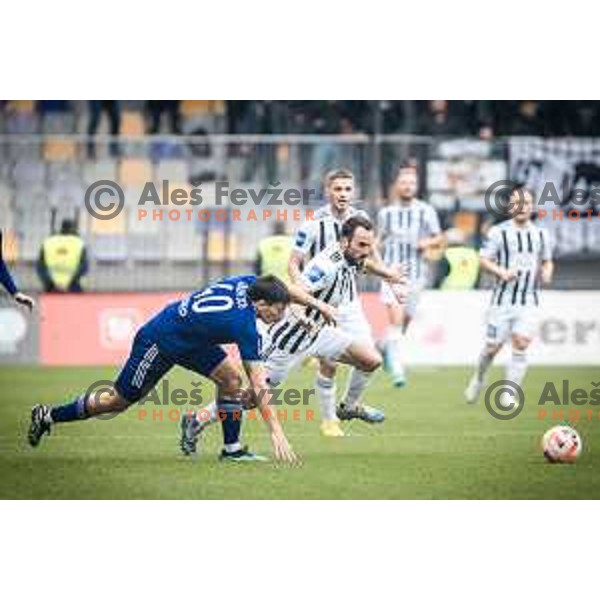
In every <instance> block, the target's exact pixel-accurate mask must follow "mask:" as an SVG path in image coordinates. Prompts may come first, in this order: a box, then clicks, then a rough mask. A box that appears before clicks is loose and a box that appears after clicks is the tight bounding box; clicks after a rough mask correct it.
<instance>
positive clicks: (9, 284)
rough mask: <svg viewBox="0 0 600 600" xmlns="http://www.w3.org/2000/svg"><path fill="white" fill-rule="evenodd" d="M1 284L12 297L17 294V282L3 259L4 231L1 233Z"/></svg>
mask: <svg viewBox="0 0 600 600" xmlns="http://www.w3.org/2000/svg"><path fill="white" fill-rule="evenodd" d="M0 284H2V285H3V286H4V287H5V288H6V291H7V292H8V293H9V294H11V295H14V294H16V293H17V291H18V290H17V286H16V284H15V281H14V279H13V278H12V277H11V275H10V272H9V270H8V268H7V267H6V265H5V264H4V259H3V257H2V231H0Z"/></svg>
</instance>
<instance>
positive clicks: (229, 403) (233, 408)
mask: <svg viewBox="0 0 600 600" xmlns="http://www.w3.org/2000/svg"><path fill="white" fill-rule="evenodd" d="M217 414H218V415H219V419H220V420H221V426H222V427H223V445H224V446H225V450H226V451H227V452H235V451H237V450H240V448H241V447H242V445H241V444H240V431H241V429H242V405H241V404H240V403H239V402H236V401H235V400H232V399H231V398H218V399H217Z"/></svg>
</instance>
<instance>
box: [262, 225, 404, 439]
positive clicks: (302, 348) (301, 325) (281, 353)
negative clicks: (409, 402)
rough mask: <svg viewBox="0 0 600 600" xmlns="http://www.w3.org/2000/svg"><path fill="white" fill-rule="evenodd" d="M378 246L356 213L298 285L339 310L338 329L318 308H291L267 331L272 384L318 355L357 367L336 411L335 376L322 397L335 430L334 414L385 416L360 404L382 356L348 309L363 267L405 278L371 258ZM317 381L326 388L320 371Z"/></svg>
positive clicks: (366, 417) (358, 317) (372, 418)
mask: <svg viewBox="0 0 600 600" xmlns="http://www.w3.org/2000/svg"><path fill="white" fill-rule="evenodd" d="M374 244H375V233H374V228H373V224H372V223H371V221H370V220H369V219H367V218H365V217H362V216H352V217H350V218H349V219H347V220H346V221H345V222H344V224H343V225H342V226H341V230H340V241H339V242H336V243H333V244H331V245H329V246H326V247H325V249H324V250H323V251H321V252H319V253H317V254H316V255H315V256H314V258H312V259H311V260H309V261H308V262H307V263H306V265H305V267H304V269H303V271H302V272H301V273H300V276H299V278H298V279H297V283H298V285H300V286H301V287H302V288H304V289H305V290H306V291H308V292H309V293H311V294H312V295H314V297H315V298H316V299H317V300H319V301H321V302H324V303H326V304H329V305H330V306H333V307H334V308H336V309H337V314H336V316H337V320H338V326H337V327H332V326H327V325H325V322H324V320H323V318H322V317H321V315H320V314H319V313H318V312H316V311H314V310H303V311H302V313H300V314H298V313H293V312H291V311H290V312H289V313H288V315H287V318H286V319H285V320H284V321H283V322H281V323H276V324H274V325H273V326H272V327H271V328H270V331H269V338H270V343H269V348H268V350H267V351H266V354H267V356H266V361H265V366H266V369H267V380H268V381H269V383H270V384H271V385H272V386H277V385H279V384H280V383H282V382H283V381H284V379H285V378H286V376H287V374H288V373H289V371H290V370H291V369H292V368H293V367H294V366H296V365H298V364H299V363H300V362H301V361H302V359H303V358H304V357H306V356H315V357H317V358H319V359H321V361H322V363H324V364H325V365H326V366H328V367H329V366H333V367H335V363H336V362H342V363H346V364H349V365H351V366H352V367H354V369H353V371H352V374H351V376H350V381H349V384H348V389H347V391H346V394H345V396H344V400H343V402H342V403H341V404H340V406H339V407H338V408H337V411H336V408H335V393H334V392H333V377H331V378H329V384H330V385H329V387H327V388H326V390H327V391H328V392H329V393H330V395H329V396H328V397H327V398H326V401H327V402H326V403H323V401H322V397H321V402H322V403H321V411H322V413H324V414H322V418H323V420H324V423H325V424H326V425H327V424H333V425H334V426H336V427H337V428H339V424H338V421H337V419H336V416H337V418H338V419H341V420H349V419H362V420H363V421H366V422H369V423H377V422H381V421H383V419H384V414H383V412H382V411H380V410H377V409H374V408H371V407H368V406H365V405H364V404H362V403H361V397H362V394H363V392H364V390H365V388H366V387H367V385H368V382H369V379H370V376H371V373H372V372H373V371H375V370H376V369H377V368H378V367H379V366H380V364H381V355H380V354H379V352H378V351H377V349H376V347H375V344H374V342H373V339H372V337H371V332H370V329H369V327H368V323H366V320H365V322H364V323H363V322H362V319H364V315H363V313H362V310H361V311H360V314H358V315H356V314H354V315H352V313H351V312H350V310H349V309H348V308H347V307H348V306H349V305H350V306H351V305H352V304H353V303H355V302H357V298H358V294H357V290H356V275H357V273H358V272H359V271H364V272H370V273H372V274H374V275H376V276H379V277H382V278H385V279H387V280H388V281H390V282H391V283H394V284H398V285H399V284H402V282H403V281H404V279H403V275H402V273H401V271H400V270H399V269H392V268H387V267H385V266H384V265H383V264H382V263H381V262H380V261H377V260H374V259H373V258H372V252H373V248H374ZM345 311H346V312H345ZM348 315H350V316H348ZM361 318H362V319H361ZM357 321H358V323H357ZM343 323H345V325H343ZM334 373H335V371H334ZM319 379H320V381H319V384H320V385H321V387H325V386H324V385H323V381H322V380H323V377H322V375H321V374H320V375H319ZM322 391H323V390H321V393H322ZM329 402H330V403H331V404H329ZM322 431H323V433H324V434H325V435H334V434H333V433H330V432H327V430H326V429H325V428H324V427H323V426H322ZM340 431H341V430H340ZM342 435H343V433H342Z"/></svg>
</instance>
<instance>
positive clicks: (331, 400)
mask: <svg viewBox="0 0 600 600" xmlns="http://www.w3.org/2000/svg"><path fill="white" fill-rule="evenodd" d="M315 390H316V392H317V398H318V400H319V405H320V406H321V420H322V421H332V420H334V419H336V416H335V395H336V390H335V379H330V378H329V377H323V375H321V374H320V373H318V374H317V378H316V380H315Z"/></svg>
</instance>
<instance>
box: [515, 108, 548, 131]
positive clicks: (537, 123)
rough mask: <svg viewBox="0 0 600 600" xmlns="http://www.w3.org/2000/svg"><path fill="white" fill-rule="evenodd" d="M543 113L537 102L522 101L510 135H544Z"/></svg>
mask: <svg viewBox="0 0 600 600" xmlns="http://www.w3.org/2000/svg"><path fill="white" fill-rule="evenodd" d="M541 112H542V111H541V106H540V103H539V102H538V101H537V100H520V101H519V105H518V107H517V114H516V116H515V117H514V118H513V120H512V123H511V127H510V134H511V135H532V136H534V135H543V134H544V120H543V118H542V115H541Z"/></svg>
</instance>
